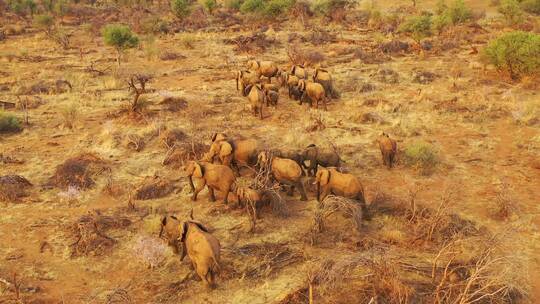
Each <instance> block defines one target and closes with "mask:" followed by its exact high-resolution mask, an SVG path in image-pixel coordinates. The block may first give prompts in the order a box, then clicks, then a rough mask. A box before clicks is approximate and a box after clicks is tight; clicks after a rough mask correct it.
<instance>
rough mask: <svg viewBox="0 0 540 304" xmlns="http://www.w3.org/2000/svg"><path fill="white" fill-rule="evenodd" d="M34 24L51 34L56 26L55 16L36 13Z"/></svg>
mask: <svg viewBox="0 0 540 304" xmlns="http://www.w3.org/2000/svg"><path fill="white" fill-rule="evenodd" d="M34 26H35V27H36V28H38V29H41V30H43V31H45V33H47V34H50V33H51V32H52V30H53V27H54V17H53V16H51V15H47V14H45V15H36V16H35V17H34Z"/></svg>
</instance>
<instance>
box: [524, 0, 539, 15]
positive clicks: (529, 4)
mask: <svg viewBox="0 0 540 304" xmlns="http://www.w3.org/2000/svg"><path fill="white" fill-rule="evenodd" d="M521 7H522V8H523V10H525V11H526V12H528V13H531V14H536V15H540V0H524V1H523V2H521Z"/></svg>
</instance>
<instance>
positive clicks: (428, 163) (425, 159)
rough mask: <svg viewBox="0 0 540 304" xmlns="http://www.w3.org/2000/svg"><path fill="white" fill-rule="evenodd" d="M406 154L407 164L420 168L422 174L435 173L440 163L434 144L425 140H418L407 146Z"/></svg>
mask: <svg viewBox="0 0 540 304" xmlns="http://www.w3.org/2000/svg"><path fill="white" fill-rule="evenodd" d="M404 156H405V162H406V164H407V165H409V166H411V167H414V168H417V169H419V170H420V172H421V173H422V175H429V174H431V173H433V171H434V170H435V167H437V165H438V164H439V157H438V156H437V151H436V150H435V148H434V147H433V146H432V145H430V144H428V143H425V142H416V143H413V144H411V145H409V146H407V148H406V149H405V152H404Z"/></svg>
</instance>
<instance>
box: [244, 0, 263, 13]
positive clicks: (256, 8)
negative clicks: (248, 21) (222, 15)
mask: <svg viewBox="0 0 540 304" xmlns="http://www.w3.org/2000/svg"><path fill="white" fill-rule="evenodd" d="M264 8H265V3H264V0H245V1H244V3H242V5H241V6H240V11H241V12H242V13H244V14H248V13H262V12H263V11H264Z"/></svg>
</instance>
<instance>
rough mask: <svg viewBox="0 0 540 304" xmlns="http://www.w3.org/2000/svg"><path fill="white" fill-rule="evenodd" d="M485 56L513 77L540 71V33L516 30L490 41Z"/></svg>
mask: <svg viewBox="0 0 540 304" xmlns="http://www.w3.org/2000/svg"><path fill="white" fill-rule="evenodd" d="M484 57H485V58H486V59H487V61H488V62H489V63H491V64H493V65H494V66H495V67H496V68H497V69H498V70H499V71H502V72H506V73H508V74H509V75H510V77H512V78H513V79H517V78H519V77H522V76H524V75H530V74H538V73H540V35H538V34H534V33H527V32H522V31H516V32H511V33H506V34H503V35H501V36H500V37H498V38H496V39H494V40H492V41H490V42H489V43H488V45H487V46H486V48H485V50H484Z"/></svg>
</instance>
